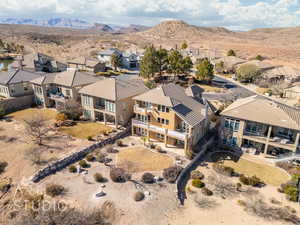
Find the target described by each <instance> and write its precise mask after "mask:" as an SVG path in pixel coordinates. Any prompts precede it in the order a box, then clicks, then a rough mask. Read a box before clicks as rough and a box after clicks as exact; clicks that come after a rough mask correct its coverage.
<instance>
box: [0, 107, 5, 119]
mask: <svg viewBox="0 0 300 225" xmlns="http://www.w3.org/2000/svg"><path fill="white" fill-rule="evenodd" d="M5 114H6V112H5V109H4V108H2V107H0V119H3V117H4V116H5Z"/></svg>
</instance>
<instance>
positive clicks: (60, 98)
mask: <svg viewBox="0 0 300 225" xmlns="http://www.w3.org/2000/svg"><path fill="white" fill-rule="evenodd" d="M49 98H51V99H53V100H57V101H66V100H67V99H69V97H68V96H64V95H63V94H61V93H56V94H53V93H50V94H49Z"/></svg>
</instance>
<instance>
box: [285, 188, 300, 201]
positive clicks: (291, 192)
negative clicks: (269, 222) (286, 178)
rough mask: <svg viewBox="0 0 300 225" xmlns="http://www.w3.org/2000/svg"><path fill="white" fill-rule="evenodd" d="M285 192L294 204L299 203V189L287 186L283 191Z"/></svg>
mask: <svg viewBox="0 0 300 225" xmlns="http://www.w3.org/2000/svg"><path fill="white" fill-rule="evenodd" d="M283 192H284V193H285V194H286V195H287V199H288V200H290V201H293V202H297V201H298V194H299V191H298V188H296V187H293V186H286V187H285V188H284V189H283Z"/></svg>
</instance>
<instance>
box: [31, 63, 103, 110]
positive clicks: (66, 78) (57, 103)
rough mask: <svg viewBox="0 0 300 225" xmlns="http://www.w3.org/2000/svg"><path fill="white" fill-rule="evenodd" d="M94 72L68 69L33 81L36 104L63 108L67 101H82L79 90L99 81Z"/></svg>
mask: <svg viewBox="0 0 300 225" xmlns="http://www.w3.org/2000/svg"><path fill="white" fill-rule="evenodd" d="M100 79H101V78H98V77H95V76H94V75H93V74H92V73H86V72H79V71H77V70H75V69H68V70H67V71H64V72H61V73H49V74H46V75H45V76H43V77H38V78H36V79H34V80H32V81H31V83H32V85H33V90H34V96H35V101H36V104H38V105H42V106H44V107H54V108H57V109H63V108H64V105H65V103H66V101H68V100H71V99H72V100H75V101H77V102H80V95H79V94H78V91H79V90H80V89H81V88H83V87H84V86H86V85H89V84H92V83H94V82H97V81H99V80H100Z"/></svg>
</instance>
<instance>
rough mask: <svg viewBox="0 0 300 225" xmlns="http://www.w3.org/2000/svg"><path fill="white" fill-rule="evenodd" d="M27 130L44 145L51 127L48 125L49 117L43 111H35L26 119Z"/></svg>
mask: <svg viewBox="0 0 300 225" xmlns="http://www.w3.org/2000/svg"><path fill="white" fill-rule="evenodd" d="M24 122H25V124H26V131H27V134H28V135H29V136H31V137H32V138H33V139H34V140H35V141H36V142H37V143H38V144H39V145H42V142H43V140H44V138H45V137H46V136H47V134H48V132H49V131H50V130H51V128H49V127H48V125H47V119H46V118H45V116H44V115H43V114H42V113H35V114H33V115H32V116H31V117H30V118H28V119H25V120H24Z"/></svg>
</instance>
